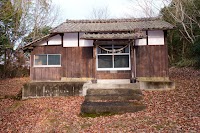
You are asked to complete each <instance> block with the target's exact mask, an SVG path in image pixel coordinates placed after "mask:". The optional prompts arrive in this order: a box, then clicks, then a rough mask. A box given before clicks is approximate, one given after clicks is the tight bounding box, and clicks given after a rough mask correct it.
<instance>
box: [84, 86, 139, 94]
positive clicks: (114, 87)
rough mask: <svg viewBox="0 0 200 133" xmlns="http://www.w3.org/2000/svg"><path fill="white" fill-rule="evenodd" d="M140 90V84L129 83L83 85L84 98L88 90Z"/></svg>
mask: <svg viewBox="0 0 200 133" xmlns="http://www.w3.org/2000/svg"><path fill="white" fill-rule="evenodd" d="M127 88H129V89H140V84H139V83H134V84H133V83H127V84H119V83H118V84H117V83H115V84H111V83H110V84H109V83H96V84H93V83H85V84H84V85H83V96H86V95H87V90H88V89H127Z"/></svg>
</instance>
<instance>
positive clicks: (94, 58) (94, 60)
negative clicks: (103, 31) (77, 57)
mask: <svg viewBox="0 0 200 133" xmlns="http://www.w3.org/2000/svg"><path fill="white" fill-rule="evenodd" d="M93 45H94V46H93V75H94V76H93V78H94V80H97V75H96V70H97V69H96V54H97V52H96V51H97V50H96V48H97V47H96V44H95V42H94V44H93Z"/></svg>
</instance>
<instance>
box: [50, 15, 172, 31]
mask: <svg viewBox="0 0 200 133" xmlns="http://www.w3.org/2000/svg"><path fill="white" fill-rule="evenodd" d="M173 28H174V26H173V25H171V24H170V23H168V22H165V21H163V20H160V19H158V18H140V19H103V20H67V21H66V22H64V23H62V24H61V25H59V26H57V27H56V28H54V29H53V30H52V31H51V32H52V33H64V32H119V31H134V30H135V29H140V30H152V29H173Z"/></svg>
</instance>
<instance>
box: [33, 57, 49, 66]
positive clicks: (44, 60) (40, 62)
mask: <svg viewBox="0 0 200 133" xmlns="http://www.w3.org/2000/svg"><path fill="white" fill-rule="evenodd" d="M35 65H47V55H35Z"/></svg>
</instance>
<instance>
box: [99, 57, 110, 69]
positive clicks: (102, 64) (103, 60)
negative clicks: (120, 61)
mask: <svg viewBox="0 0 200 133" xmlns="http://www.w3.org/2000/svg"><path fill="white" fill-rule="evenodd" d="M98 68H113V63H112V55H99V56H98Z"/></svg>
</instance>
